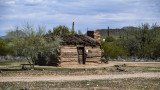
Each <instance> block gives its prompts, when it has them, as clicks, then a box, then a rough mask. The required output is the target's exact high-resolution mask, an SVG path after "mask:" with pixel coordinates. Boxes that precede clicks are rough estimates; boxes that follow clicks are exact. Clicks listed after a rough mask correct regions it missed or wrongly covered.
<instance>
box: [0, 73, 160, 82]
mask: <svg viewBox="0 0 160 90" xmlns="http://www.w3.org/2000/svg"><path fill="white" fill-rule="evenodd" d="M135 77H136V78H138V77H142V78H160V73H151V72H149V73H148V72H147V73H134V74H117V75H84V76H40V77H24V76H23V77H22V76H18V77H14V76H13V77H0V82H15V81H25V82H32V81H80V80H95V79H102V80H103V79H122V78H135Z"/></svg>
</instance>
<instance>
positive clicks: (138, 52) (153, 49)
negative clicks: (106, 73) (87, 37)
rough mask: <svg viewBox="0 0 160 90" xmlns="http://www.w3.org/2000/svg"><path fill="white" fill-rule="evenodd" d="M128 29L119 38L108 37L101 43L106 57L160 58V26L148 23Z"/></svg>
mask: <svg viewBox="0 0 160 90" xmlns="http://www.w3.org/2000/svg"><path fill="white" fill-rule="evenodd" d="M126 29H127V30H124V31H123V32H121V34H120V37H119V38H115V37H113V36H107V37H106V39H105V41H101V45H102V48H103V49H104V53H105V56H106V57H110V58H118V57H126V56H132V57H137V58H147V59H158V58H160V26H158V25H157V24H153V25H152V26H150V25H149V24H147V23H146V24H141V25H139V26H138V27H128V28H126Z"/></svg>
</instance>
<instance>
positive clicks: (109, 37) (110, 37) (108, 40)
mask: <svg viewBox="0 0 160 90" xmlns="http://www.w3.org/2000/svg"><path fill="white" fill-rule="evenodd" d="M105 41H106V42H113V41H115V38H114V37H112V36H107V37H106V38H105Z"/></svg>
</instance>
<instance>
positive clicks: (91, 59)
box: [86, 57, 101, 62]
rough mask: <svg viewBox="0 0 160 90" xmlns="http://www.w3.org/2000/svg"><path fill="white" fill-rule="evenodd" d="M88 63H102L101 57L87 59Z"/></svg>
mask: <svg viewBox="0 0 160 90" xmlns="http://www.w3.org/2000/svg"><path fill="white" fill-rule="evenodd" d="M87 61H101V57H94V58H86V62H87Z"/></svg>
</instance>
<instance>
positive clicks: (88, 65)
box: [35, 61, 160, 68]
mask: <svg viewBox="0 0 160 90" xmlns="http://www.w3.org/2000/svg"><path fill="white" fill-rule="evenodd" d="M123 64H126V65H127V66H151V67H153V66H155V67H156V66H158V67H159V66H160V62H120V61H109V62H108V64H105V63H86V64H85V65H80V64H78V63H76V62H73V63H72V62H69V63H64V64H62V65H61V66H60V67H59V68H61V67H62V68H99V67H111V66H114V65H123ZM35 67H44V68H57V67H54V66H35Z"/></svg>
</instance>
